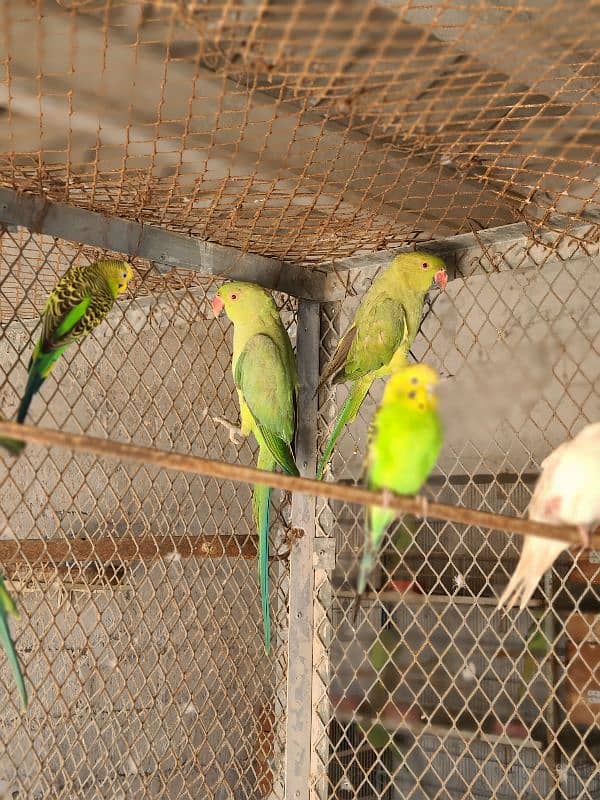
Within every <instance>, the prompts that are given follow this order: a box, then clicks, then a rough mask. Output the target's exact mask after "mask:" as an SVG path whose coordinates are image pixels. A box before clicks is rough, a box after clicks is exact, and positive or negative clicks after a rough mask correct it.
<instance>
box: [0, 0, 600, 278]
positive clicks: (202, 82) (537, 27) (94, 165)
mask: <svg viewBox="0 0 600 800" xmlns="http://www.w3.org/2000/svg"><path fill="white" fill-rule="evenodd" d="M599 28H600V17H599V15H598V9H597V7H596V5H595V3H592V2H582V3H578V4H577V5H576V7H575V8H573V4H572V3H569V2H568V0H554V1H553V2H548V3H543V4H539V3H535V2H527V0H519V1H518V2H513V3H510V4H494V3H492V2H486V1H485V0H481V2H477V3H471V2H469V3H460V2H456V1H455V0H442V2H436V3H422V2H410V3H409V2H392V1H391V0H385V1H384V0H370V2H362V0H352V2H349V1H348V0H335V2H331V3H323V2H322V0H297V2H294V3H287V2H280V1H279V0H269V2H267V1H266V0H261V1H260V2H258V0H256V1H255V0H244V2H222V1H221V0H207V1H206V2H202V3H197V2H170V0H169V1H166V0H163V1H162V2H152V3H141V2H133V1H130V2H114V0H85V1H84V2H79V1H75V2H69V1H68V0H61V2H51V0H39V2H35V3H22V2H17V3H14V2H10V0H5V1H4V3H3V5H2V32H1V34H0V61H1V62H2V66H3V70H2V72H1V73H0V100H1V103H2V107H3V125H2V133H1V136H2V139H1V142H2V144H1V147H0V152H2V157H1V159H0V180H1V181H2V182H3V184H4V185H10V186H14V187H16V188H19V189H22V190H28V191H34V192H36V193H41V192H43V193H46V195H47V196H48V197H49V198H52V199H55V200H65V201H68V202H70V203H73V204H77V205H82V206H85V207H87V208H93V209H96V210H103V211H107V212H109V213H115V214H118V215H120V216H124V217H128V218H134V219H137V218H139V217H143V219H144V220H145V221H147V222H154V223H158V224H161V225H165V226H168V227H170V228H172V229H174V230H180V231H185V232H191V233H194V234H195V235H198V236H202V237H208V238H210V239H212V240H213V241H217V242H220V243H223V244H231V245H233V246H236V247H239V248H241V249H243V250H246V249H250V250H252V251H253V252H260V253H263V254H268V255H276V256H278V257H283V258H285V259H287V260H292V261H302V262H304V263H307V264H310V263H318V262H319V261H322V260H326V259H329V258H337V257H340V256H341V255H348V254H352V253H354V252H358V251H360V250H365V251H372V250H374V249H381V248H382V247H386V246H393V245H395V244H402V243H403V242H404V241H406V239H407V237H410V236H411V235H414V234H415V233H417V232H419V231H421V232H423V237H424V238H430V237H431V236H433V235H437V236H439V235H447V234H453V233H456V232H458V231H464V230H468V223H467V219H468V218H469V217H472V218H474V219H476V220H478V221H479V223H480V224H481V225H483V226H485V227H490V226H493V225H500V224H504V223H507V222H511V221H514V220H516V219H519V218H520V215H521V214H523V213H524V214H526V215H527V216H528V217H529V218H531V219H532V220H534V221H536V222H539V223H544V224H546V225H554V226H558V227H565V226H569V225H570V224H571V223H572V222H573V221H576V220H583V219H590V218H592V219H594V218H595V217H597V213H598V197H597V193H598V185H597V169H596V167H595V164H597V162H598V121H597V118H598V78H597V76H598V63H597V53H596V50H597V47H596V43H597V37H598V32H599ZM32 42H34V43H35V46H31V43H32Z"/></svg>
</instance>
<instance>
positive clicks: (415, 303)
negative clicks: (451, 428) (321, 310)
mask: <svg viewBox="0 0 600 800" xmlns="http://www.w3.org/2000/svg"><path fill="white" fill-rule="evenodd" d="M432 281H435V282H436V283H437V285H438V286H440V287H441V288H442V289H445V288H446V284H447V282H448V276H447V274H446V267H445V264H444V262H443V260H442V259H441V258H440V257H439V256H435V255H432V254H431V253H420V252H416V253H402V254H401V255H399V256H396V258H395V259H394V260H393V261H392V263H391V264H390V265H389V267H388V268H387V269H386V270H385V272H383V273H382V274H381V275H380V276H379V277H378V278H377V279H376V280H375V281H374V282H373V284H372V285H371V287H370V288H369V290H368V292H367V293H366V294H365V297H364V299H363V301H362V302H361V304H360V307H359V309H358V311H357V312H356V315H355V317H354V321H353V322H352V325H351V326H350V328H348V330H347V331H346V333H345V334H344V335H343V336H342V338H341V339H340V342H339V344H338V346H337V349H336V351H335V353H334V355H333V358H332V359H331V361H330V362H329V364H328V365H327V367H326V368H325V371H324V373H323V375H322V377H321V384H320V385H322V384H323V383H325V382H326V381H327V380H329V378H332V379H333V383H341V382H343V381H352V385H351V387H350V392H349V393H348V397H347V398H346V401H345V402H344V404H343V405H342V408H341V409H340V412H339V414H338V416H337V418H336V420H335V422H334V425H333V429H332V431H331V434H330V436H329V439H328V440H327V443H326V445H325V448H324V450H323V454H322V456H321V460H320V462H319V466H318V469H317V478H319V479H321V478H322V477H323V472H324V471H325V467H326V466H327V464H328V463H329V459H330V458H331V454H332V453H333V450H334V447H335V443H336V442H337V440H338V437H339V435H340V434H341V432H342V430H343V429H344V426H345V425H346V424H348V423H349V422H352V421H353V420H354V419H355V417H356V415H357V414H358V410H359V409H360V407H361V405H362V403H363V401H364V399H365V397H366V396H367V394H368V391H369V389H370V387H371V384H372V383H373V381H374V380H375V378H378V377H382V376H386V375H391V374H392V373H393V372H395V371H396V370H398V369H399V368H400V367H402V366H403V365H404V364H405V363H406V356H407V354H408V351H409V349H410V347H411V345H412V343H413V341H414V338H415V336H416V335H417V332H418V330H419V325H420V324H421V317H422V315H423V303H424V302H425V295H426V294H427V292H428V290H429V289H430V288H431V284H432Z"/></svg>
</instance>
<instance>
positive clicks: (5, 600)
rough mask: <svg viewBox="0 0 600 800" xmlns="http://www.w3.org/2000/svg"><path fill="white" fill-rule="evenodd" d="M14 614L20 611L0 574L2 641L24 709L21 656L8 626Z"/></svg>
mask: <svg viewBox="0 0 600 800" xmlns="http://www.w3.org/2000/svg"><path fill="white" fill-rule="evenodd" d="M10 614H12V615H13V616H14V617H18V616H19V611H18V609H17V606H16V605H15V601H14V600H13V599H12V597H11V596H10V595H9V593H8V591H7V589H6V586H5V585H4V580H3V579H2V576H1V575H0V643H1V644H2V647H3V648H4V652H5V653H6V657H7V658H8V663H9V664H10V668H11V670H12V673H13V677H14V679H15V683H16V684H17V689H18V690H19V697H20V698H21V706H22V707H23V710H25V709H26V708H27V703H28V699H27V689H26V688H25V679H24V678H23V673H22V672H21V666H20V664H19V658H18V656H17V651H16V650H15V645H14V643H13V640H12V637H11V635H10V628H9V627H8V616H9V615H10Z"/></svg>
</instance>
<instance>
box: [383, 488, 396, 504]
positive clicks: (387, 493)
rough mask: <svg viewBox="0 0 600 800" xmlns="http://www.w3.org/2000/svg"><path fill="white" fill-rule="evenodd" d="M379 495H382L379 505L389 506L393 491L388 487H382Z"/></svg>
mask: <svg viewBox="0 0 600 800" xmlns="http://www.w3.org/2000/svg"><path fill="white" fill-rule="evenodd" d="M381 497H382V503H381V507H382V508H389V507H390V503H391V502H392V500H393V499H394V493H393V492H390V490H389V489H384V490H383V492H382V493H381Z"/></svg>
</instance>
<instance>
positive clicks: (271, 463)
mask: <svg viewBox="0 0 600 800" xmlns="http://www.w3.org/2000/svg"><path fill="white" fill-rule="evenodd" d="M256 466H257V467H258V469H266V470H269V471H271V472H272V471H273V470H274V469H275V459H274V458H273V456H272V455H271V453H270V452H269V450H268V449H267V448H266V447H265V446H264V445H261V446H260V449H259V451H258V461H257V464H256ZM270 507H271V489H270V487H269V486H258V485H255V486H254V488H253V490H252V511H253V513H254V521H255V523H256V529H257V531H258V583H259V586H260V600H261V606H262V618H263V631H264V638H265V653H266V654H267V655H269V651H270V649H271V614H270V611H269V518H270Z"/></svg>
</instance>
